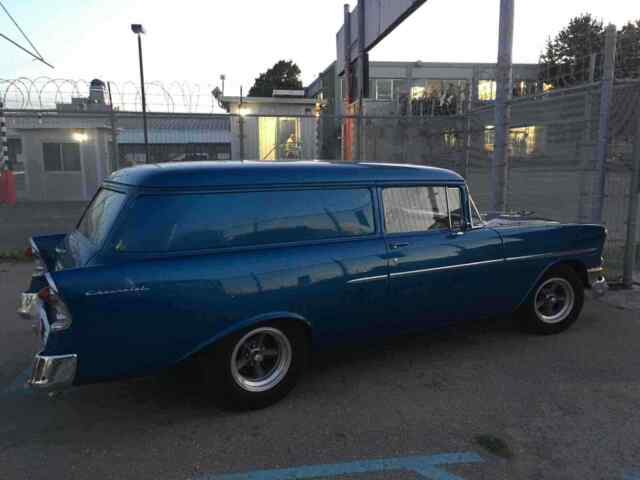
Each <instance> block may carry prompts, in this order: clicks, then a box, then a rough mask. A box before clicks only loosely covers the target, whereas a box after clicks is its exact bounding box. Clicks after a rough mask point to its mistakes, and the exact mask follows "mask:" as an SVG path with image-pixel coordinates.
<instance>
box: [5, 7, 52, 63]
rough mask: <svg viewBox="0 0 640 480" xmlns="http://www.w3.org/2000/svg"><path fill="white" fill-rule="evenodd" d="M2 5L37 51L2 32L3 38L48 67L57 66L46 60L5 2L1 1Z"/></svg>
mask: <svg viewBox="0 0 640 480" xmlns="http://www.w3.org/2000/svg"><path fill="white" fill-rule="evenodd" d="M0 7H2V9H3V10H4V12H5V13H6V14H7V16H8V17H9V18H10V19H11V21H12V22H13V24H14V25H15V26H16V28H17V29H18V31H19V32H20V33H21V34H22V36H23V37H24V38H25V40H26V41H27V42H28V43H29V45H30V46H31V48H33V50H34V51H35V52H36V53H33V52H32V51H30V50H29V49H27V48H25V47H23V46H22V45H20V44H19V43H18V42H16V41H15V40H12V39H11V38H9V37H7V36H6V35H4V34H2V33H0V36H1V37H2V38H4V39H5V40H7V41H8V42H10V43H12V44H13V45H15V46H16V47H18V48H19V49H20V50H22V51H24V52H26V53H28V54H29V55H31V56H32V57H33V58H35V59H36V60H38V61H40V62H42V63H44V64H45V65H47V66H48V67H51V68H55V67H54V66H53V65H51V64H50V63H49V62H47V61H45V59H44V57H43V56H42V54H41V53H40V52H39V51H38V49H37V48H36V46H35V45H34V44H33V42H32V41H31V40H30V39H29V37H28V36H27V34H26V33H25V32H24V30H22V28H20V25H18V22H16V20H15V19H14V18H13V17H12V16H11V13H9V10H7V7H5V6H4V4H3V3H2V2H1V1H0Z"/></svg>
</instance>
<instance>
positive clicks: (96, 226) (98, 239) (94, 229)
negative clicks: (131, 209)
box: [77, 188, 126, 245]
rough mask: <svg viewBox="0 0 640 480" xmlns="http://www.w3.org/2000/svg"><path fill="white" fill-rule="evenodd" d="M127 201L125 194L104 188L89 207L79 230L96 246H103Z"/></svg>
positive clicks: (79, 225)
mask: <svg viewBox="0 0 640 480" xmlns="http://www.w3.org/2000/svg"><path fill="white" fill-rule="evenodd" d="M125 199H126V196H125V194H124V193H120V192H115V191H113V190H107V189H104V188H103V189H102V190H100V191H99V192H98V193H97V195H96V196H95V197H94V198H93V201H92V202H91V203H90V204H89V206H88V207H87V210H86V211H85V213H84V215H83V216H82V219H81V220H80V223H79V224H78V227H77V230H78V231H79V232H80V233H81V234H82V235H84V236H85V237H86V238H87V239H88V240H90V241H91V242H92V243H94V244H95V245H99V244H101V243H102V241H103V240H104V239H105V237H106V236H107V234H108V233H109V230H110V229H111V226H112V225H113V222H114V221H115V219H116V217H117V216H118V214H119V213H120V210H121V209H122V205H123V204H124V201H125Z"/></svg>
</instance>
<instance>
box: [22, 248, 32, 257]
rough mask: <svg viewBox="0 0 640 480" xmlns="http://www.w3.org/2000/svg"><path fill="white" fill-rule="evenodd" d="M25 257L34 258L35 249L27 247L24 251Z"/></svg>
mask: <svg viewBox="0 0 640 480" xmlns="http://www.w3.org/2000/svg"><path fill="white" fill-rule="evenodd" d="M24 256H25V257H27V258H33V248H31V247H27V248H25V249H24Z"/></svg>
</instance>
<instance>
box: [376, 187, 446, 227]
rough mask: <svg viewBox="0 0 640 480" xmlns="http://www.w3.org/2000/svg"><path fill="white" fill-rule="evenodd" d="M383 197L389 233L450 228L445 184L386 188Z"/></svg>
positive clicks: (385, 219)
mask: <svg viewBox="0 0 640 480" xmlns="http://www.w3.org/2000/svg"><path fill="white" fill-rule="evenodd" d="M382 198H383V202H384V221H385V228H386V231H387V233H416V232H429V231H433V230H447V229H449V211H448V209H447V189H446V188H445V187H402V188H385V189H384V190H383V192H382Z"/></svg>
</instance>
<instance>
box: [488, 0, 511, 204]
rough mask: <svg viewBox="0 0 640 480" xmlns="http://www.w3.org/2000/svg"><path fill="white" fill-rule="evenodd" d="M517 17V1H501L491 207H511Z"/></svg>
mask: <svg viewBox="0 0 640 480" xmlns="http://www.w3.org/2000/svg"><path fill="white" fill-rule="evenodd" d="M513 18H514V0H500V40H499V45H498V65H497V68H496V104H495V124H496V126H495V145H494V151H493V161H492V164H491V199H492V201H491V208H492V210H493V211H494V212H501V211H504V210H506V208H507V182H508V162H509V158H508V157H509V127H510V123H511V107H510V105H509V102H510V100H511V96H512V88H513V81H512V77H513V65H512V62H513Z"/></svg>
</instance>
